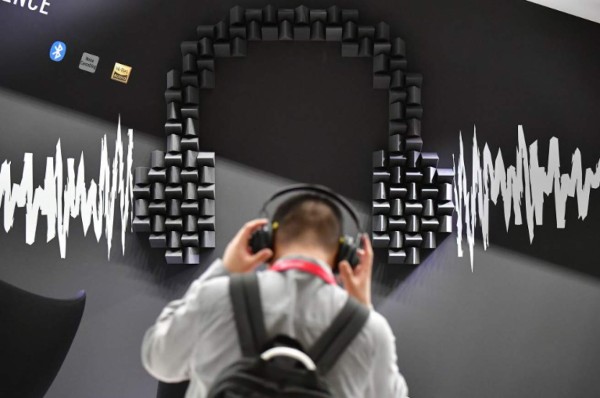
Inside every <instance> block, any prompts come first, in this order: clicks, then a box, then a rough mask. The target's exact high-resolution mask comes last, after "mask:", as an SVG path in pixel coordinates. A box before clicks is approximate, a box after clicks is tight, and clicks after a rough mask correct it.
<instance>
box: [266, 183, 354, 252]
mask: <svg viewBox="0 0 600 398" xmlns="http://www.w3.org/2000/svg"><path fill="white" fill-rule="evenodd" d="M273 221H274V222H277V223H278V227H277V230H276V232H275V241H276V242H278V243H280V244H286V243H289V242H293V241H294V240H302V241H305V242H309V243H312V244H315V245H319V246H321V247H324V248H326V249H328V250H331V251H337V248H338V245H339V239H340V237H341V236H342V230H343V218H342V214H341V212H340V209H339V208H338V207H337V206H336V205H335V204H334V203H332V201H331V200H329V199H327V198H325V197H323V196H320V195H318V194H314V193H304V194H299V195H295V196H293V197H291V198H289V199H287V200H286V201H284V202H283V203H281V204H280V205H279V206H278V207H277V209H276V210H275V214H274V215H273Z"/></svg>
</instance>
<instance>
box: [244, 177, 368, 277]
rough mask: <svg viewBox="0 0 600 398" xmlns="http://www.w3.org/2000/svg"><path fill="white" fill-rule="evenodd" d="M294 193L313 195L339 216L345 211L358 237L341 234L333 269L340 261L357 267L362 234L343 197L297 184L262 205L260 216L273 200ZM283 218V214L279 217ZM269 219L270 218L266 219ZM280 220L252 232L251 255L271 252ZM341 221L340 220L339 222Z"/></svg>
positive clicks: (354, 215)
mask: <svg viewBox="0 0 600 398" xmlns="http://www.w3.org/2000/svg"><path fill="white" fill-rule="evenodd" d="M296 192H307V193H312V194H315V195H316V196H317V197H319V199H322V200H324V201H325V202H326V203H327V204H328V205H330V206H331V207H334V208H337V209H338V210H340V214H343V212H342V210H345V211H346V213H348V214H349V215H350V218H351V219H352V221H353V222H354V225H355V226H356V229H357V230H358V235H357V236H356V238H353V237H351V236H350V235H346V234H343V235H342V236H340V239H339V246H338V250H337V254H336V258H335V262H334V269H335V267H336V266H337V264H339V263H340V262H341V261H343V260H346V261H348V263H350V265H351V266H352V267H355V266H356V265H358V262H359V257H358V253H357V251H358V249H359V247H360V235H361V234H362V228H361V224H360V221H359V220H358V215H357V213H356V210H355V209H354V208H353V207H352V205H351V204H350V203H349V202H348V201H347V200H346V199H344V198H343V197H341V196H340V195H338V194H337V193H335V192H334V191H332V190H331V189H329V188H327V187H324V186H322V185H312V184H298V185H292V186H289V187H286V188H283V189H280V190H279V191H277V192H275V193H274V194H273V195H271V197H270V198H269V199H267V201H266V202H265V203H264V204H263V206H262V209H261V214H265V215H267V216H268V214H269V213H268V212H267V207H268V206H269V204H271V203H273V201H274V200H276V199H278V198H280V197H282V196H284V195H289V194H291V193H296ZM281 216H282V217H285V213H284V214H283V215H281ZM268 218H269V219H270V217H268ZM281 221H282V220H274V219H273V220H271V219H270V220H269V222H268V223H267V224H266V225H264V226H263V227H262V228H260V229H258V230H256V231H254V232H253V233H252V236H251V237H250V248H251V249H252V252H253V253H257V252H259V251H260V250H262V249H266V248H269V249H271V250H273V245H274V242H275V239H274V238H275V233H276V231H277V229H278V228H279V226H280V223H281ZM340 221H341V220H340Z"/></svg>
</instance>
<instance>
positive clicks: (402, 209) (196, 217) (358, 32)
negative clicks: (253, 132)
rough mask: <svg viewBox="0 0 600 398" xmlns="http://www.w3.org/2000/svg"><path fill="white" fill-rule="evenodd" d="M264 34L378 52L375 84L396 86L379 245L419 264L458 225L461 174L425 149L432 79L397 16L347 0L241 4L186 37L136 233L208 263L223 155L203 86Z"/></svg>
mask: <svg viewBox="0 0 600 398" xmlns="http://www.w3.org/2000/svg"><path fill="white" fill-rule="evenodd" d="M261 40H262V41H273V40H282V41H332V42H339V43H340V49H341V56H342V57H370V58H372V60H373V73H372V81H373V88H374V89H378V90H388V93H389V101H388V106H389V109H388V115H389V123H388V135H389V145H388V148H387V149H382V150H378V151H375V152H374V153H373V165H372V168H373V173H372V178H373V195H372V206H371V208H372V217H373V219H372V240H373V246H374V247H375V248H379V249H385V250H387V262H388V264H408V265H417V264H419V263H420V262H421V260H422V259H423V258H424V256H425V255H426V254H427V253H428V252H430V251H432V250H435V248H436V246H437V243H438V242H439V241H440V240H441V239H442V238H443V237H444V236H445V235H447V234H449V233H451V232H452V214H453V211H454V205H453V202H452V184H453V181H454V173H453V170H452V169H445V168H438V161H439V157H438V155H437V154H436V153H433V152H423V138H422V134H421V119H422V116H423V107H422V105H421V86H422V82H423V77H422V75H420V74H418V73H411V72H408V71H407V67H408V63H407V60H406V46H405V43H404V41H403V40H402V39H401V38H393V37H391V34H390V26H389V25H388V24H387V23H385V22H379V23H378V24H376V25H375V26H370V25H362V24H360V20H359V13H358V11H357V10H354V9H341V8H339V7H337V6H331V7H329V8H327V9H309V8H308V7H305V6H302V5H301V6H299V7H296V8H279V9H278V8H276V7H274V6H272V5H267V6H265V7H264V8H250V9H245V8H243V7H241V6H235V7H233V8H231V10H230V12H229V16H228V18H226V19H225V20H222V21H219V22H218V23H216V24H214V25H200V26H198V28H197V29H196V38H195V39H194V40H188V41H184V42H182V43H181V56H182V65H181V70H171V71H169V72H168V73H167V86H166V91H165V102H166V122H165V134H166V137H167V140H166V148H165V150H164V151H160V150H156V151H154V152H152V154H151V159H150V167H138V168H136V170H135V174H134V184H135V186H134V192H133V193H134V199H135V203H134V220H133V229H134V231H136V232H140V233H146V234H149V241H150V245H151V247H153V248H157V249H162V250H164V251H165V260H166V262H167V263H169V264H198V263H199V261H200V251H201V250H202V249H210V248H214V247H215V228H216V219H215V206H216V196H215V184H216V180H215V167H216V165H215V153H214V152H203V151H202V150H201V148H200V141H199V135H200V134H201V132H200V131H199V128H198V118H199V114H200V109H199V105H200V90H211V89H213V88H215V85H216V79H215V58H219V57H245V56H246V54H247V49H248V44H247V42H248V41H261Z"/></svg>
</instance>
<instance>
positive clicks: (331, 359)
mask: <svg viewBox="0 0 600 398" xmlns="http://www.w3.org/2000/svg"><path fill="white" fill-rule="evenodd" d="M369 314H370V312H369V310H368V309H367V308H366V307H365V306H364V305H362V304H360V303H359V302H358V301H356V300H355V299H354V298H352V297H350V296H348V300H347V301H346V304H345V305H344V307H343V308H342V309H341V311H340V312H339V313H338V314H337V316H336V317H335V319H334V320H333V322H332V323H331V325H330V326H329V327H328V328H327V329H326V330H325V332H323V334H322V335H321V337H319V338H318V339H317V341H316V342H315V343H314V345H313V346H312V347H311V348H310V349H309V350H308V355H309V356H310V357H311V358H312V359H313V361H315V363H316V364H317V369H319V373H321V374H322V375H325V374H326V373H327V372H329V371H330V370H331V368H332V367H333V365H335V362H336V361H337V360H338V358H339V357H340V355H341V354H342V353H343V352H344V350H345V349H346V347H348V345H349V344H350V343H351V342H352V340H354V338H355V337H356V336H357V335H358V333H359V332H360V331H361V329H362V328H363V326H364V325H365V323H366V322H367V319H368V318H369Z"/></svg>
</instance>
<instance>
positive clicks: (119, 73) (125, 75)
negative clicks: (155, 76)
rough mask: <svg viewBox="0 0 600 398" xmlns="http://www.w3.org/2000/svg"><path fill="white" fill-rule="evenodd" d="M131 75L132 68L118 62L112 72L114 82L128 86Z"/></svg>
mask: <svg viewBox="0 0 600 398" xmlns="http://www.w3.org/2000/svg"><path fill="white" fill-rule="evenodd" d="M130 75H131V66H127V65H123V64H120V63H118V62H115V67H114V69H113V72H112V76H111V77H110V78H111V79H113V80H116V81H118V82H121V83H124V84H127V81H128V80H129V76H130Z"/></svg>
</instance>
